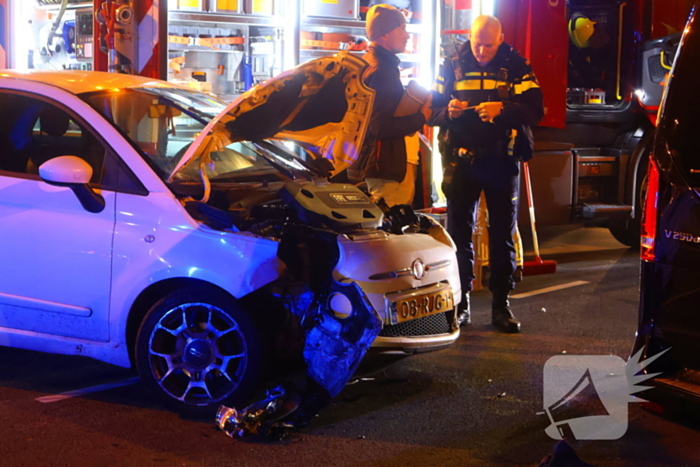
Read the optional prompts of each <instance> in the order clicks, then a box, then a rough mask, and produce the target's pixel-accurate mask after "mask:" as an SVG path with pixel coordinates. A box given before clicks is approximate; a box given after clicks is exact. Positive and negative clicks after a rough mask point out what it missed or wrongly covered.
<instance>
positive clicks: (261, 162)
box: [82, 87, 309, 182]
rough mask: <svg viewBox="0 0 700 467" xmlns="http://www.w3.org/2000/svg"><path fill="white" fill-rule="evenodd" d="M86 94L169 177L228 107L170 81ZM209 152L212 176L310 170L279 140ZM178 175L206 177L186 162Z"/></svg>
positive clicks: (233, 177)
mask: <svg viewBox="0 0 700 467" xmlns="http://www.w3.org/2000/svg"><path fill="white" fill-rule="evenodd" d="M82 97H83V100H85V101H86V102H87V103H88V104H89V105H90V106H92V107H93V108H94V109H95V110H97V111H98V112H99V113H100V114H102V115H103V116H104V117H105V118H106V119H107V120H109V121H110V122H111V123H112V124H114V125H115V126H116V127H117V128H119V129H120V130H121V132H122V134H124V135H125V136H126V137H127V138H128V139H129V140H131V143H132V144H133V145H134V146H135V147H137V148H138V149H139V150H140V151H141V153H142V154H143V156H144V157H145V158H146V160H147V161H148V162H149V164H150V165H151V166H152V167H153V168H154V169H155V170H156V172H157V173H158V175H159V176H160V177H161V178H162V179H163V180H165V181H167V180H168V179H169V177H170V176H171V175H172V172H173V170H174V169H175V167H176V166H177V164H178V162H179V161H180V159H181V158H182V156H183V155H184V154H185V152H186V151H187V149H188V148H189V146H190V145H191V144H192V142H193V141H194V140H195V138H196V137H197V136H198V135H199V134H200V133H201V131H202V130H203V129H204V127H205V126H206V125H207V124H208V123H209V122H210V121H211V120H212V119H213V118H214V117H216V116H217V115H218V114H219V113H221V112H222V111H223V110H224V109H225V107H226V105H225V104H224V103H223V102H221V101H219V100H217V99H215V98H213V97H211V96H208V95H206V94H202V93H200V92H197V91H193V90H188V89H179V88H167V87H138V88H129V89H123V90H120V91H102V92H97V93H90V94H85V95H83V96H82ZM297 151H299V150H298V149H297ZM209 158H210V159H211V160H210V161H209V162H208V163H207V164H206V165H205V171H206V175H207V176H208V178H209V179H211V180H212V181H215V180H218V179H221V180H223V179H230V180H237V181H239V180H240V181H246V179H251V180H252V179H257V178H259V177H260V176H261V175H264V174H270V173H274V174H276V175H279V174H282V175H284V176H286V177H288V178H299V177H300V176H301V177H308V174H309V171H308V170H307V169H306V167H305V166H304V163H303V161H300V160H299V159H297V158H296V157H295V156H294V155H293V154H292V153H291V152H290V151H289V150H286V149H285V147H284V146H283V145H282V144H277V143H275V144H270V143H267V142H266V143H259V144H253V143H250V142H235V143H232V144H229V145H228V146H227V147H225V148H224V149H222V150H219V151H216V152H212V153H210V154H209ZM173 179H174V180H175V181H178V182H183V181H184V182H197V181H201V180H200V179H201V174H200V170H199V164H189V165H187V166H185V167H184V168H183V169H181V170H180V171H179V172H178V174H177V175H176V176H175V177H173Z"/></svg>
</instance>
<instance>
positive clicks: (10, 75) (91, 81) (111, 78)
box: [0, 70, 180, 94]
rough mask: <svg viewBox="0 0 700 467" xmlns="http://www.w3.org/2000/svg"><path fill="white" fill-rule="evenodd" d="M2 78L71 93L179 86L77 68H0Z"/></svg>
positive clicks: (0, 77) (144, 78)
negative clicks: (53, 87) (57, 88)
mask: <svg viewBox="0 0 700 467" xmlns="http://www.w3.org/2000/svg"><path fill="white" fill-rule="evenodd" d="M3 79H16V80H25V81H35V82H38V83H45V84H50V85H52V86H56V87H59V88H61V89H64V90H65V91H68V92H70V93H73V94H82V93H85V92H92V91H100V90H103V89H124V88H130V87H140V86H146V85H148V86H161V87H169V88H179V87H180V86H178V85H175V84H171V83H168V82H166V81H162V80H158V79H153V78H146V77H143V76H136V75H126V74H122V73H106V72H101V71H79V70H26V71H18V70H0V80H3Z"/></svg>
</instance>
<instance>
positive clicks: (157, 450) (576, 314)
mask: <svg viewBox="0 0 700 467" xmlns="http://www.w3.org/2000/svg"><path fill="white" fill-rule="evenodd" d="M606 242H607V243H606ZM610 242H611V240H609V239H605V241H604V242H602V243H601V241H599V240H595V239H593V240H590V239H589V243H590V245H591V247H590V248H586V247H581V245H585V244H586V243H585V242H582V243H581V242H579V243H578V246H577V247H576V248H573V249H570V251H571V250H576V251H578V252H577V253H562V252H561V251H559V250H558V249H557V248H558V247H555V246H554V243H550V244H549V245H550V250H547V249H546V248H545V250H544V251H545V253H547V252H548V251H549V252H555V253H554V254H555V255H554V256H550V258H555V259H557V260H558V262H559V265H558V271H557V273H556V274H548V275H540V276H529V277H526V278H525V280H524V281H523V282H522V283H520V284H519V286H518V289H517V293H526V292H530V291H536V290H540V289H543V288H547V287H552V286H557V285H562V284H571V283H573V282H576V281H585V282H586V283H584V284H579V285H576V286H572V287H569V288H566V289H562V290H558V291H554V292H549V293H544V294H540V295H535V296H530V297H526V298H521V299H514V300H513V301H512V304H513V309H514V311H515V313H516V315H517V316H518V317H519V318H520V319H521V320H522V322H523V331H522V333H520V334H518V335H503V334H498V333H495V332H493V331H492V330H491V327H490V326H489V325H488V322H489V306H488V305H489V300H490V296H489V294H488V293H487V292H483V291H481V292H477V293H475V294H474V298H473V308H474V324H473V325H472V326H470V327H468V328H466V329H465V331H464V332H463V334H462V336H461V337H460V339H459V340H458V342H457V343H456V345H454V346H452V347H451V348H449V349H447V350H443V351H440V352H434V353H429V354H423V355H417V356H413V357H410V358H407V359H404V360H401V361H400V362H398V363H396V364H394V365H392V366H390V367H388V368H387V369H385V370H384V371H383V372H379V373H376V374H373V375H371V376H370V377H369V378H366V379H364V380H358V381H356V382H355V383H354V384H352V385H349V386H348V387H346V389H345V390H344V391H343V392H342V393H341V394H340V395H339V396H338V397H337V398H336V399H335V400H334V403H333V405H332V406H330V407H328V408H327V409H326V410H324V411H323V412H322V413H321V414H320V415H319V416H318V417H317V418H316V419H315V420H314V421H313V422H312V423H311V425H310V426H309V427H308V428H307V429H306V430H304V431H302V432H299V433H295V434H294V435H293V436H291V438H290V439H288V440H286V441H282V442H268V441H264V440H260V439H256V438H247V439H243V440H234V439H230V438H228V437H227V436H226V435H225V434H224V433H222V432H220V431H218V430H217V429H216V428H215V427H214V424H213V420H212V421H211V422H209V421H192V420H185V419H182V418H179V417H178V416H177V415H175V414H173V413H170V412H168V411H166V410H164V409H162V408H160V407H159V406H158V405H157V404H156V403H155V402H154V401H152V400H151V398H150V397H149V396H148V395H147V394H145V393H144V391H143V390H142V388H141V386H140V384H138V383H134V384H127V385H124V386H121V387H117V388H113V389H110V390H102V391H98V392H94V393H90V394H86V395H83V396H81V397H69V398H62V399H59V400H53V399H50V401H49V402H41V401H39V400H37V399H39V398H42V397H43V398H46V397H48V396H52V395H56V394H61V393H65V392H67V391H74V390H78V389H83V388H87V387H92V386H95V385H101V384H108V383H113V382H120V381H124V380H128V379H129V378H133V377H134V375H133V374H132V373H130V372H129V371H127V370H123V369H119V368H116V367H112V366H110V365H106V364H102V363H99V362H94V361H91V360H88V359H85V358H81V357H66V356H53V355H43V354H40V353H36V352H28V351H21V350H16V349H7V348H3V347H0V466H22V465H32V466H34V465H50V466H53V465H57V466H61V465H66V466H73V465H80V466H84V465H116V466H121V465H124V466H127V465H128V466H142V465H169V466H180V465H183V466H194V465H202V466H204V465H206V466H215V465H240V466H256V465H260V466H297V465H299V466H300V465H305V466H308V465H324V466H326V465H375V466H413V465H415V466H431V465H440V466H442V465H446V466H537V465H538V463H539V462H540V460H541V459H542V458H543V457H544V456H545V455H546V454H547V453H548V452H550V451H551V450H552V448H553V446H554V444H555V441H554V440H553V439H551V438H550V437H549V436H548V435H547V434H546V433H545V428H547V426H548V425H549V423H550V422H549V419H548V417H547V415H545V414H542V412H543V411H544V407H543V390H544V389H543V379H544V377H543V371H544V370H543V369H544V366H545V363H546V362H547V361H548V359H550V357H553V356H557V355H569V356H572V355H589V356H595V355H608V356H609V355H613V356H619V357H621V358H623V359H625V360H627V358H628V357H629V353H630V350H631V346H632V340H633V337H634V332H635V326H636V321H637V318H636V316H637V303H638V259H637V254H636V252H635V251H630V250H625V249H621V248H620V247H619V245H617V246H616V244H615V243H614V241H612V242H613V243H610ZM602 244H605V245H608V246H607V247H605V246H603V247H601V245H602ZM642 394H643V393H642ZM43 400H46V399H43ZM627 407H628V413H629V415H628V427H627V431H626V433H625V434H624V435H623V436H622V437H621V438H619V439H616V440H592V441H576V442H574V443H572V445H573V447H574V448H575V449H576V451H577V453H578V454H579V456H580V457H581V458H582V459H583V460H585V461H586V462H588V463H590V464H593V465H595V466H599V467H604V466H609V467H621V466H640V465H642V466H691V465H698V462H699V461H698V458H699V456H698V453H699V452H700V448H698V446H700V429H699V428H697V427H695V428H694V427H693V426H688V425H681V424H678V423H676V422H673V421H670V420H666V419H664V418H662V417H660V416H658V415H655V414H653V413H650V412H648V411H646V410H644V409H642V408H640V407H639V406H638V405H637V404H634V403H630V404H628V406H627Z"/></svg>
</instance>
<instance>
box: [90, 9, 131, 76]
mask: <svg viewBox="0 0 700 467" xmlns="http://www.w3.org/2000/svg"><path fill="white" fill-rule="evenodd" d="M97 22H98V23H100V44H99V46H100V50H102V52H104V53H105V54H107V70H108V71H110V72H117V73H135V72H138V70H134V69H133V65H134V64H135V63H136V61H137V54H138V40H139V37H138V32H137V31H136V29H135V28H136V26H137V25H136V23H135V21H134V9H133V6H132V1H131V0H105V1H104V2H103V3H102V4H101V5H100V8H99V10H97Z"/></svg>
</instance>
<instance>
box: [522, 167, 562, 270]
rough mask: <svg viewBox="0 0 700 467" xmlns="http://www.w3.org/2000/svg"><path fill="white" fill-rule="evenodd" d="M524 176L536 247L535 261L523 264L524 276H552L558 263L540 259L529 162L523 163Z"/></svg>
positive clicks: (533, 241) (533, 242) (533, 239)
mask: <svg viewBox="0 0 700 467" xmlns="http://www.w3.org/2000/svg"><path fill="white" fill-rule="evenodd" d="M523 174H524V175H525V192H526V193H527V207H528V210H529V211H530V227H531V228H532V244H533V246H534V247H535V259H534V260H532V261H524V262H523V275H526V276H534V275H535V274H552V273H554V272H557V262H556V261H553V260H551V259H550V260H543V259H542V257H540V245H539V243H538V242H537V228H536V227H535V204H534V202H533V200H532V185H531V184H530V168H529V167H528V165H527V162H523Z"/></svg>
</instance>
